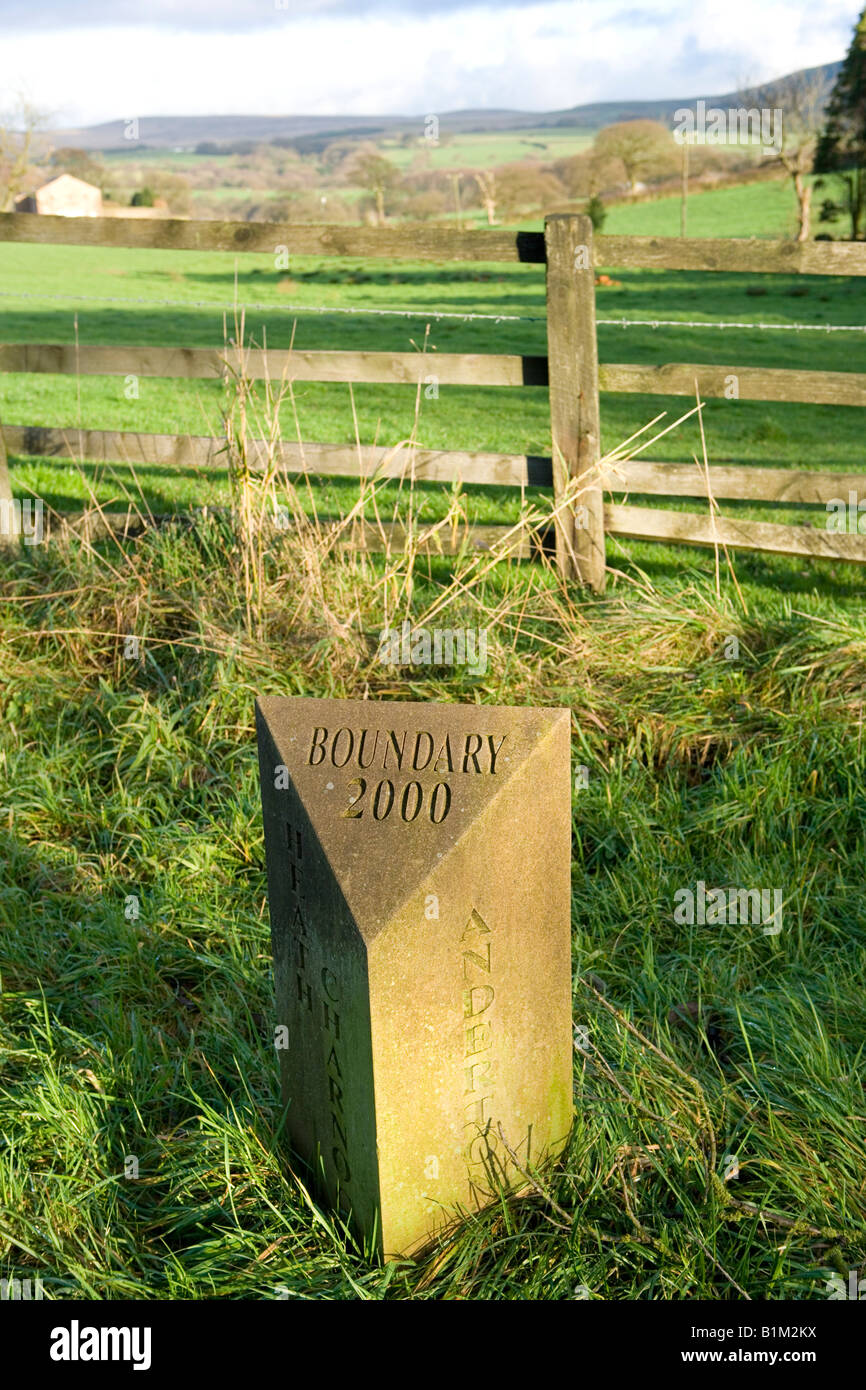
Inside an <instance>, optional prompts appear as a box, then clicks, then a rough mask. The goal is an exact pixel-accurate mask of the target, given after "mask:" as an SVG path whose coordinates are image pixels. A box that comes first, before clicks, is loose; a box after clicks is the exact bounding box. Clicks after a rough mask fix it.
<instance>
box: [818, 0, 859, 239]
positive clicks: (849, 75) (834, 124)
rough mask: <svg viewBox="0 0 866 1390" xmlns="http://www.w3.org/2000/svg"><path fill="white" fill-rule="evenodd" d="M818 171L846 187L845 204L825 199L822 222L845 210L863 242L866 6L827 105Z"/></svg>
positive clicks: (832, 218) (854, 234)
mask: <svg viewBox="0 0 866 1390" xmlns="http://www.w3.org/2000/svg"><path fill="white" fill-rule="evenodd" d="M815 171H816V173H819V174H830V173H834V174H838V175H839V176H840V178H841V180H842V185H843V188H844V189H845V195H844V198H843V201H842V202H841V203H840V202H839V201H838V200H836V201H834V200H833V199H828V200H827V201H826V202H825V204H824V209H823V211H822V213H821V221H822V222H832V221H835V219H836V217H837V216H839V214H840V213H844V214H845V215H847V216H848V217H850V219H851V240H852V241H860V240H861V236H862V234H863V232H864V220H866V9H864V10H863V12H862V14H861V15H860V18H859V20H858V21H857V25H856V27H855V29H854V37H853V38H852V40H851V47H850V48H849V49H848V53H847V56H846V58H845V61H844V63H843V64H842V69H841V71H840V73H839V76H838V77H837V79H836V85H835V86H834V88H833V91H832V93H831V95H830V100H829V102H828V104H827V124H826V125H825V127H824V132H823V134H822V136H821V138H820V140H819V142H818V149H817V152H816V154H815Z"/></svg>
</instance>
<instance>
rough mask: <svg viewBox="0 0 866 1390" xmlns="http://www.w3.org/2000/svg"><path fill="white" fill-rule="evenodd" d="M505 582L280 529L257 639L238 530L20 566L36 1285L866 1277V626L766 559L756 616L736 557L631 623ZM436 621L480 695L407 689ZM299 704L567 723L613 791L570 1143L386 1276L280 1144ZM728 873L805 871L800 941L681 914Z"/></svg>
mask: <svg viewBox="0 0 866 1390" xmlns="http://www.w3.org/2000/svg"><path fill="white" fill-rule="evenodd" d="M700 558H701V557H699V559H700ZM471 563H472V562H471V561H463V562H460V561H457V562H454V563H453V564H452V563H449V562H445V561H431V562H426V561H423V560H421V559H419V558H418V557H414V558H413V557H410V558H409V559H408V560H404V561H401V560H399V559H395V560H394V561H393V562H392V564H391V565H390V566H388V567H386V566H385V565H384V563H383V562H382V561H373V560H371V559H369V558H366V557H363V556H360V555H357V554H352V553H346V552H339V551H331V552H330V553H327V554H326V553H324V550H323V547H322V546H321V544H320V543H319V542H317V541H316V539H315V536H311V537H308V538H307V541H304V540H303V539H302V541H301V543H300V544H299V542H298V540H297V538H295V537H293V538H292V539H291V540H289V539H288V538H287V537H285V536H282V537H281V536H279V535H277V536H275V538H274V540H273V542H272V544H271V545H270V546H269V547H268V548H267V549H266V550H265V551H264V584H263V587H262V589H261V591H260V593H259V597H258V601H257V606H256V610H255V622H254V623H252V624H250V622H249V621H248V618H247V616H245V610H244V607H243V602H242V600H241V594H242V592H243V583H242V573H243V571H242V566H241V555H240V547H239V544H238V539H237V536H236V535H235V533H234V532H233V531H232V529H231V527H230V524H229V523H228V521H222V520H219V519H214V518H212V519H211V520H210V522H206V523H205V522H203V523H202V524H201V525H200V526H199V527H197V528H196V530H194V531H193V532H187V531H182V530H180V529H177V528H175V529H169V530H167V531H162V532H150V533H148V534H146V535H145V537H144V538H143V539H142V540H140V541H139V542H137V543H128V544H127V546H126V547H125V548H124V549H122V550H119V549H117V548H115V547H102V548H98V549H93V548H90V547H88V546H86V545H82V544H81V543H79V542H70V543H69V544H68V545H64V544H62V543H58V544H57V545H52V546H51V547H36V548H33V549H31V550H29V551H28V550H25V549H22V550H21V552H19V553H18V555H17V557H13V558H11V559H10V560H9V561H8V562H7V564H6V567H5V571H4V579H3V593H4V600H5V601H4V603H3V605H2V607H0V634H2V637H0V640H2V646H3V651H4V658H3V681H2V687H0V705H2V716H3V718H2V734H0V749H2V761H0V776H2V782H0V786H2V791H0V827H2V828H0V839H2V842H3V860H4V863H5V864H6V866H7V872H6V875H5V876H4V879H3V882H2V887H0V914H2V919H3V923H4V927H3V938H2V941H3V945H2V962H3V963H2V985H3V1007H2V1014H0V1046H2V1048H3V1051H4V1055H5V1063H4V1073H3V1083H2V1092H0V1114H2V1133H3V1136H4V1147H3V1150H2V1154H0V1251H2V1255H0V1260H2V1264H3V1267H4V1273H6V1274H10V1273H15V1274H16V1275H17V1276H18V1277H27V1276H28V1274H32V1275H36V1274H39V1275H40V1277H42V1279H43V1282H44V1284H45V1289H46V1296H48V1297H60V1296H67V1297H73V1298H82V1297H95V1298H106V1297H125V1298H184V1299H189V1298H214V1297H216V1298H272V1297H278V1296H282V1294H280V1292H279V1291H280V1290H286V1291H287V1292H288V1296H290V1297H298V1298H325V1299H359V1298H360V1299H369V1298H372V1299H381V1298H400V1299H403V1298H472V1299H476V1298H509V1299H524V1298H526V1299H535V1298H542V1299H563V1298H565V1299H571V1298H574V1297H589V1298H597V1297H605V1298H614V1299H647V1298H655V1299H683V1298H690V1299H694V1298H711V1299H716V1298H719V1299H734V1300H737V1299H740V1298H743V1297H745V1296H748V1297H751V1298H757V1299H763V1298H777V1299H809V1298H816V1297H823V1296H824V1288H825V1281H826V1280H827V1279H828V1278H829V1276H830V1274H831V1273H833V1272H837V1271H838V1272H841V1271H843V1270H844V1271H847V1269H848V1268H849V1267H858V1266H859V1267H862V1260H863V1258H864V1255H866V1194H864V1188H863V1166H862V1123H863V1121H862V1116H863V1107H864V1096H863V1082H862V1077H863V1072H862V1060H863V1038H864V1023H866V1018H864V1002H863V1001H864V998H866V991H864V985H866V912H864V905H863V896H862V892H861V877H860V872H859V864H860V860H861V858H862V842H863V834H864V830H866V796H864V791H863V787H864V772H866V766H864V762H866V751H864V744H863V738H862V729H863V693H862V692H863V683H864V677H866V626H864V622H863V614H862V606H860V605H859V604H853V603H852V604H851V606H850V608H849V609H847V611H846V609H845V607H844V606H843V605H840V604H839V603H838V602H837V601H836V597H835V594H834V593H833V586H832V584H831V583H830V584H825V583H824V582H822V575H821V574H820V573H819V572H816V573H813V575H812V582H811V583H810V584H808V585H806V586H801V588H800V591H799V592H797V591H796V589H795V587H792V586H791V585H790V584H786V583H785V581H784V574H782V575H781V576H779V575H777V576H776V577H777V579H780V581H781V582H777V583H776V585H775V586H774V585H773V584H771V583H767V582H766V578H765V576H764V574H762V570H761V564H762V563H763V564H764V565H768V564H769V563H770V562H768V561H763V562H758V561H753V562H752V568H751V572H750V567H749V565H748V564H743V565H740V566H738V576H739V580H740V584H741V587H742V592H743V598H744V604H743V603H741V602H740V600H739V599H738V598H737V595H736V590H735V588H734V586H733V584H732V583H731V581H730V579H728V578H727V577H726V578H725V580H724V582H723V583H722V585H721V586H720V589H719V591H718V593H716V592H715V591H714V585H713V581H712V559H711V557H706V562H705V563H703V564H701V563H697V564H696V565H695V566H694V567H692V566H690V565H689V564H688V561H686V562H684V561H683V559H682V556H680V560H679V566H678V569H677V571H676V573H675V575H674V576H672V577H670V578H668V579H665V578H664V577H661V576H659V577H657V579H656V581H655V582H651V581H650V580H649V579H648V578H646V577H642V576H641V574H640V572H639V570H638V569H636V568H635V566H634V565H633V564H626V565H625V566H624V571H627V573H628V576H629V577H628V578H627V577H626V573H625V572H624V573H623V577H622V578H617V577H616V576H614V577H613V580H612V585H611V589H610V592H609V595H608V596H607V597H606V598H605V599H604V600H597V599H596V600H587V599H585V598H581V597H580V596H579V595H578V594H576V593H574V592H566V591H563V590H562V589H561V587H560V586H559V583H558V581H556V579H555V578H554V577H553V576H552V575H551V574H550V573H549V572H547V571H546V570H544V568H543V567H535V568H532V569H528V568H527V567H526V566H522V567H520V566H513V565H507V564H497V565H495V566H490V567H489V568H488V569H487V572H486V573H484V574H480V573H479V572H478V569H477V567H476V569H475V570H474V571H471V570H467V564H469V565H471ZM473 577H474V582H473V583H471V584H470V583H469V580H470V579H472V578H473ZM410 593H411V599H407V597H406V595H407V594H410ZM401 596H402V598H401ZM434 603H436V604H437V605H439V612H438V616H437V622H438V623H442V622H454V623H458V622H459V623H460V624H461V625H469V626H480V625H484V626H486V627H487V629H488V633H489V639H488V640H489V665H488V673H487V675H486V676H485V677H484V678H482V679H481V680H480V681H477V682H475V683H473V682H472V681H471V679H470V678H468V677H466V676H465V675H463V676H459V675H455V676H453V677H445V678H436V677H435V676H433V675H431V676H429V677H425V676H424V675H423V674H419V673H417V672H416V673H414V675H413V678H412V679H409V680H407V679H403V678H401V677H400V676H399V675H398V676H397V678H395V677H394V674H393V673H392V672H385V671H383V670H382V669H381V668H380V667H378V666H377V664H376V660H375V650H376V634H377V633H378V630H379V628H380V627H381V626H382V625H383V622H384V619H385V614H386V612H387V613H388V614H389V615H390V617H391V619H393V618H394V616H395V614H397V613H398V614H399V616H400V617H402V616H403V615H404V613H405V614H406V615H407V616H411V617H412V618H413V619H414V620H415V621H418V622H421V621H423V617H424V614H425V612H427V611H429V609H430V607H431V605H432V604H434ZM518 615H519V618H520V620H519V622H518V620H517V619H518ZM130 632H135V633H136V634H137V635H138V636H139V638H140V640H141V659H140V660H138V661H135V660H126V659H124V651H125V649H126V647H127V643H126V640H125V634H128V633H130ZM731 635H735V636H737V637H738V639H739V642H740V650H739V658H738V659H737V660H733V661H729V660H726V659H725V658H724V650H725V643H726V641H727V640H728V639H729V638H730V636H731ZM276 693H281V694H299V693H303V694H308V695H322V696H329V697H344V696H358V695H361V694H364V693H366V694H368V695H369V696H370V697H371V698H384V699H388V698H408V699H416V700H424V699H437V700H446V701H447V700H455V699H459V700H467V699H470V700H480V701H482V702H492V703H506V704H508V703H515V702H516V703H524V702H530V703H537V704H566V705H568V706H570V707H571V708H572V709H573V711H574V740H573V749H574V757H575V761H576V762H579V763H582V764H584V765H586V766H587V767H588V769H589V774H588V785H587V786H586V787H585V788H584V789H582V790H576V791H575V793H574V804H573V838H574V862H573V885H574V894H573V940H574V979H575V986H574V999H575V1014H574V1017H575V1022H576V1023H577V1024H579V1025H580V1028H581V1030H582V1032H581V1037H582V1039H583V1043H582V1047H581V1050H580V1051H578V1052H576V1054H575V1100H576V1107H577V1109H576V1125H575V1130H574V1135H573V1138H572V1142H571V1146H570V1148H569V1151H568V1154H567V1156H566V1157H565V1159H564V1160H563V1162H562V1163H561V1164H560V1165H559V1167H558V1168H557V1169H556V1171H555V1172H554V1173H552V1174H548V1175H545V1177H544V1179H543V1182H542V1184H541V1187H540V1189H539V1191H538V1192H536V1193H535V1194H534V1195H530V1196H529V1197H524V1198H521V1199H514V1198H512V1199H508V1200H507V1201H505V1202H504V1203H501V1204H499V1205H498V1206H494V1207H493V1208H491V1209H490V1210H488V1211H486V1212H485V1213H482V1214H480V1215H478V1216H475V1217H473V1218H472V1219H471V1220H470V1221H469V1222H468V1223H466V1224H465V1225H464V1226H463V1227H462V1228H460V1230H459V1231H458V1232H457V1234H456V1235H455V1236H454V1238H453V1239H452V1240H450V1241H449V1242H443V1243H442V1244H441V1246H440V1247H437V1248H435V1249H434V1250H433V1251H431V1252H430V1253H429V1254H428V1255H427V1256H425V1257H424V1258H422V1259H420V1260H419V1261H415V1262H409V1261H405V1262H400V1263H398V1264H396V1265H393V1266H391V1267H390V1268H388V1269H385V1270H383V1269H382V1268H380V1267H377V1266H370V1265H369V1263H368V1262H367V1261H365V1259H364V1258H363V1256H362V1253H361V1252H360V1251H359V1250H358V1249H357V1247H356V1246H355V1245H354V1244H353V1241H352V1240H351V1238H350V1237H348V1236H347V1234H346V1233H345V1231H343V1230H342V1229H341V1228H340V1227H339V1225H338V1224H337V1223H335V1222H334V1221H332V1220H331V1219H330V1218H329V1217H328V1215H327V1213H323V1212H321V1211H320V1210H319V1209H318V1208H317V1207H316V1205H315V1202H314V1201H313V1199H312V1198H311V1197H310V1196H309V1193H308V1190H307V1187H306V1185H305V1184H304V1182H303V1181H302V1175H297V1176H296V1175H295V1174H294V1173H293V1171H292V1168H291V1165H290V1163H289V1158H288V1155H287V1154H286V1151H285V1147H284V1144H283V1141H282V1140H281V1137H280V1136H281V1124H282V1118H283V1117H282V1115H281V1113H280V1107H279V1101H278V1082H277V1069H276V1066H275V1060H274V1052H273V1049H272V1047H271V1045H270V1039H271V1038H272V1016H273V1001H272V992H271V991H272V985H271V973H270V952H269V939H268V927H267V913H266V899H265V878H264V862H263V845H262V834H261V823H260V813H259V808H258V787H257V772H256V766H255V756H254V743H253V723H252V706H253V699H254V696H256V695H260V694H276ZM699 880H701V881H704V882H706V883H707V884H708V885H709V886H718V885H721V886H728V885H738V886H742V887H750V886H763V887H774V888H781V890H782V892H783V895H784V919H783V920H784V925H783V931H782V932H781V934H780V935H779V936H777V937H773V936H767V935H765V934H763V933H762V931H761V929H760V928H759V927H745V926H741V927H735V926H727V927H713V926H700V925H695V926H690V927H682V926H678V925H677V924H676V923H675V920H674V916H673V912H674V904H675V899H674V894H675V893H676V892H677V890H679V889H682V888H692V889H694V887H695V885H696V884H697V882H698V881H699ZM733 1160H736V1162H737V1163H738V1164H739V1175H738V1176H736V1177H732V1176H731V1174H732V1172H733V1169H734V1166H735V1165H734V1163H733ZM136 1165H137V1166H136ZM131 1175H132V1176H131Z"/></svg>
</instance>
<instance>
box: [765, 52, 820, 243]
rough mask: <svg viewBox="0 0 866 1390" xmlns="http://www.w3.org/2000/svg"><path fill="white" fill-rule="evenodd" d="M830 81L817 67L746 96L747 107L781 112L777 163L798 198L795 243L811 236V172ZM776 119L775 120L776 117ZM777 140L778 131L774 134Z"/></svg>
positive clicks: (770, 84)
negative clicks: (785, 174)
mask: <svg viewBox="0 0 866 1390" xmlns="http://www.w3.org/2000/svg"><path fill="white" fill-rule="evenodd" d="M829 86H830V84H829V81H828V79H827V76H826V74H825V73H824V72H823V71H822V70H821V69H820V68H812V69H811V70H806V71H805V72H795V73H792V74H791V75H790V77H783V78H781V79H780V81H778V82H771V83H769V84H768V85H766V86H764V87H758V88H756V89H755V90H754V91H753V92H750V93H748V94H747V95H748V98H749V105H756V106H759V107H762V108H767V109H771V110H774V111H775V110H780V111H781V112H782V122H781V125H782V129H781V148H780V149H779V160H780V162H781V164H782V167H783V168H784V170H785V172H786V173H787V174H788V176H789V177H790V179H791V181H792V183H793V185H794V194H795V197H796V199H797V241H808V240H809V237H810V235H811V208H812V185H811V184H810V183H807V182H806V175H807V174H809V173H811V171H812V168H813V165H814V162H815V154H816V151H817V148H818V141H819V139H820V136H821V130H822V128H823V125H824V112H825V110H826V107H827V98H828V96H829ZM776 119H778V118H776ZM774 134H775V136H776V138H777V139H778V138H779V134H780V132H778V131H774Z"/></svg>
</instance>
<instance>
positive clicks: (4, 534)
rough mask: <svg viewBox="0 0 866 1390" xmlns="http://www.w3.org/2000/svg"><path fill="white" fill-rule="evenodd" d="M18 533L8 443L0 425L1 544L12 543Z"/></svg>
mask: <svg viewBox="0 0 866 1390" xmlns="http://www.w3.org/2000/svg"><path fill="white" fill-rule="evenodd" d="M17 535H18V518H17V516H16V514H15V508H14V506H13V503H12V484H11V483H10V481H9V467H8V464H7V463H6V443H5V441H4V439H3V428H2V426H0V546H3V545H5V544H6V543H7V542H9V543H11V542H12V541H13V540H14V538H15V537H16V536H17Z"/></svg>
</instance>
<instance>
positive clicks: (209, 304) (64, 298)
mask: <svg viewBox="0 0 866 1390" xmlns="http://www.w3.org/2000/svg"><path fill="white" fill-rule="evenodd" d="M0 299H28V300H30V299H35V300H38V301H40V302H44V303H46V304H47V303H64V304H150V305H154V306H158V307H159V308H162V309H219V310H221V311H223V312H225V311H227V310H228V311H230V312H231V313H234V311H235V309H238V310H241V309H244V310H246V309H255V310H257V311H259V310H261V311H264V312H266V313H272V312H277V313H300V314H380V315H390V316H392V317H397V318H414V319H462V320H466V319H489V320H491V321H492V322H494V323H503V322H510V323H544V322H545V319H544V316H543V315H540V316H538V317H537V318H533V317H527V316H526V315H523V314H470V313H460V312H459V311H456V310H453V309H451V310H449V309H362V308H355V307H350V306H347V305H327V304H324V305H318V304H220V303H219V302H216V301H214V300H210V299H185V300H184V299H133V298H131V297H130V296H123V297H114V298H108V297H103V296H100V295H91V294H17V293H16V292H15V291H14V290H0Z"/></svg>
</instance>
